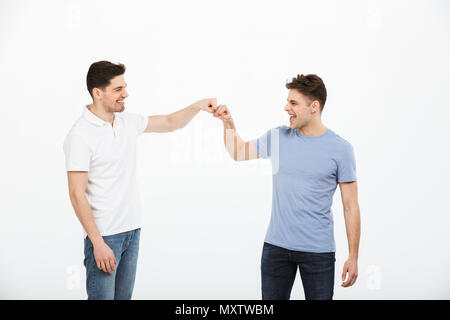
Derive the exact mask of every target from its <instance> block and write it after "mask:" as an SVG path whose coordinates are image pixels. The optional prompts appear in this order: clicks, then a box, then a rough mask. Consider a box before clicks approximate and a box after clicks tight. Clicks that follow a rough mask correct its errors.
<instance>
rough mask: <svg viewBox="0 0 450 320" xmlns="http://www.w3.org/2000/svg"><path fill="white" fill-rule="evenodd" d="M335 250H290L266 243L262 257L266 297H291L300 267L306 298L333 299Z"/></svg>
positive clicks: (276, 298) (263, 292)
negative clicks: (322, 251) (315, 251)
mask: <svg viewBox="0 0 450 320" xmlns="http://www.w3.org/2000/svg"><path fill="white" fill-rule="evenodd" d="M335 261H336V259H335V253H334V252H325V253H312V252H302V251H292V250H287V249H284V248H281V247H278V246H274V245H272V244H269V243H266V242H264V247H263V252H262V258H261V284H262V286H261V287H262V299H263V300H289V298H290V296H291V291H292V286H293V284H294V280H295V276H296V274H297V267H298V268H299V270H300V276H301V279H302V284H303V290H304V292H305V298H306V300H332V299H333V288H334V263H335Z"/></svg>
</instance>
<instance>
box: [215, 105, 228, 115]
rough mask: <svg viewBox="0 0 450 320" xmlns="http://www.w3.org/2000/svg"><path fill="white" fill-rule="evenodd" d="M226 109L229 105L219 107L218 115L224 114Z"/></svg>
mask: <svg viewBox="0 0 450 320" xmlns="http://www.w3.org/2000/svg"><path fill="white" fill-rule="evenodd" d="M226 111H227V106H225V105H222V106H220V107H219V109H217V111H216V113H217V115H219V116H222V115H223V114H224V113H226Z"/></svg>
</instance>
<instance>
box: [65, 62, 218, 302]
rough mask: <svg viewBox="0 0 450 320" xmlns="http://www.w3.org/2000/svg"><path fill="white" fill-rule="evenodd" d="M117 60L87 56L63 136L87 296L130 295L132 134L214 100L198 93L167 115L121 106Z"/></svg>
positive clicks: (134, 220) (165, 124) (156, 128)
mask: <svg viewBox="0 0 450 320" xmlns="http://www.w3.org/2000/svg"><path fill="white" fill-rule="evenodd" d="M124 73H125V66H124V65H122V64H113V63H111V62H108V61H99V62H95V63H93V64H92V65H91V66H90V68H89V71H88V74H87V87H88V90H89V93H90V95H91V96H92V99H93V103H92V104H90V105H88V106H86V107H85V108H84V110H83V113H82V115H81V117H80V118H79V119H78V120H77V121H76V123H75V124H74V125H73V127H72V128H71V130H70V131H69V133H68V135H67V137H66V139H65V141H64V153H65V156H66V171H67V176H68V182H69V195H70V200H71V202H72V205H73V208H74V210H75V213H76V215H77V217H78V219H79V220H80V222H81V225H82V226H83V232H84V262H83V263H84V265H85V267H86V290H87V294H88V299H116V300H118V299H131V297H132V293H133V287H134V281H135V275H136V266H137V259H138V251H139V236H140V231H141V224H142V221H141V216H142V210H141V204H140V199H139V195H138V191H137V183H136V138H137V137H138V136H139V135H140V134H141V133H144V132H171V131H174V130H177V129H180V128H183V127H184V126H185V125H186V124H188V123H189V122H190V121H191V120H192V118H193V117H194V116H195V115H196V114H197V113H198V112H199V111H200V110H204V111H207V112H209V113H212V110H213V109H215V108H216V106H217V103H216V100H215V99H214V98H211V99H204V100H200V101H197V102H195V103H193V104H192V105H190V106H188V107H186V108H184V109H181V110H179V111H177V112H174V113H171V114H167V115H155V116H143V115H139V114H134V113H128V112H123V111H124V110H125V104H124V100H125V98H127V97H128V93H127V91H126V86H127V84H126V82H125V79H124Z"/></svg>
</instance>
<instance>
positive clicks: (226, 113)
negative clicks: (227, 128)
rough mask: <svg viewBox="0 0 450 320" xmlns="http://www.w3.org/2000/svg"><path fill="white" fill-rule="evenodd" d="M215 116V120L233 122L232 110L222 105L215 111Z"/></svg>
mask: <svg viewBox="0 0 450 320" xmlns="http://www.w3.org/2000/svg"><path fill="white" fill-rule="evenodd" d="M213 116H214V117H215V118H219V119H220V120H222V121H230V120H231V114H230V110H228V107H227V106H226V105H224V104H221V105H219V106H217V107H216V108H215V109H214V112H213Z"/></svg>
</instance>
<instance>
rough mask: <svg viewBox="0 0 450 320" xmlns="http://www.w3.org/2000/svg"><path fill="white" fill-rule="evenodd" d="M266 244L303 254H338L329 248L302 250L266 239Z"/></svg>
mask: <svg viewBox="0 0 450 320" xmlns="http://www.w3.org/2000/svg"><path fill="white" fill-rule="evenodd" d="M264 242H267V243H268V244H272V245H274V246H277V247H281V248H283V249H287V250H292V251H302V252H310V253H328V252H336V249H330V248H328V249H326V250H322V249H310V248H300V247H293V246H289V245H285V244H283V243H279V242H276V241H272V240H266V239H265V240H264Z"/></svg>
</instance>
